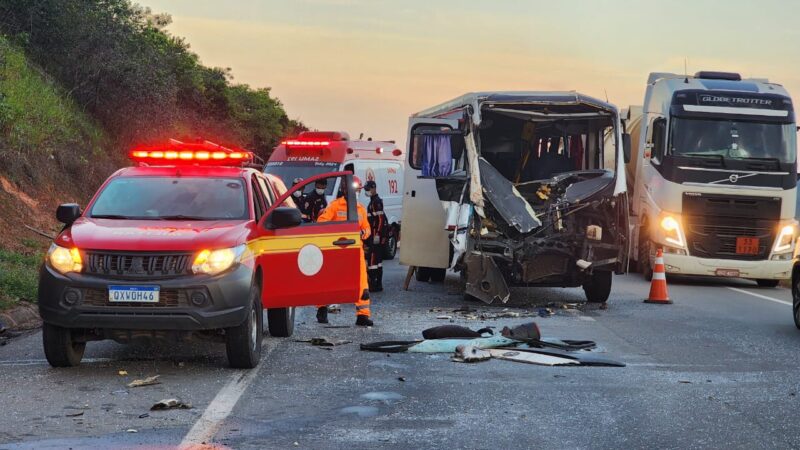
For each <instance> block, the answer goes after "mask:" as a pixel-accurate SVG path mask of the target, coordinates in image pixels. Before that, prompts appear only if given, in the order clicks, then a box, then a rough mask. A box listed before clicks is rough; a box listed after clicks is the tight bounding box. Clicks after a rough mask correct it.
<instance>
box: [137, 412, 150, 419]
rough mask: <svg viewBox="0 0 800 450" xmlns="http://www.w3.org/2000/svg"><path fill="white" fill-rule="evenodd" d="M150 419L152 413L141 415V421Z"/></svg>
mask: <svg viewBox="0 0 800 450" xmlns="http://www.w3.org/2000/svg"><path fill="white" fill-rule="evenodd" d="M148 417H150V413H144V414H139V418H140V419H146V418H148Z"/></svg>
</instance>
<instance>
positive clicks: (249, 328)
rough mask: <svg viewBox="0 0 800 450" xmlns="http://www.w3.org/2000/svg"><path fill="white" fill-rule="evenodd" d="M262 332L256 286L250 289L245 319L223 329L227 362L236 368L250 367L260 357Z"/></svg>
mask: <svg viewBox="0 0 800 450" xmlns="http://www.w3.org/2000/svg"><path fill="white" fill-rule="evenodd" d="M263 333H264V307H263V306H262V305H261V293H260V292H259V289H258V288H257V287H253V288H252V289H251V291H250V308H249V311H248V313H247V318H246V319H245V321H244V322H243V323H242V324H241V325H239V326H235V327H230V328H226V329H225V347H226V350H227V354H228V364H230V366H231V367H233V368H236V369H252V368H254V367H256V366H257V365H258V361H259V360H260V359H261V339H262V337H263V336H262V335H263Z"/></svg>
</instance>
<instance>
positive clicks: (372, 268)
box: [367, 265, 380, 270]
mask: <svg viewBox="0 0 800 450" xmlns="http://www.w3.org/2000/svg"><path fill="white" fill-rule="evenodd" d="M378 267H380V265H374V266H369V267H367V269H369V270H375V269H377V268H378Z"/></svg>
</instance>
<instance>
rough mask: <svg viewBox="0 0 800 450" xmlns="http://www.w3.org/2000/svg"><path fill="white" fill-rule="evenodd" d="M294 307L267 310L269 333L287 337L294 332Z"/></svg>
mask: <svg viewBox="0 0 800 450" xmlns="http://www.w3.org/2000/svg"><path fill="white" fill-rule="evenodd" d="M294 310H295V309H294V308H272V309H268V310H267V326H268V327H269V334H271V335H273V336H275V337H289V336H291V335H292V333H294Z"/></svg>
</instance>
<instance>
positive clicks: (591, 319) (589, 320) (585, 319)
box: [578, 316, 596, 322]
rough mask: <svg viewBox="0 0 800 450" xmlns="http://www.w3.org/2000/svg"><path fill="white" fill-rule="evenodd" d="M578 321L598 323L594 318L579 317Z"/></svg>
mask: <svg viewBox="0 0 800 450" xmlns="http://www.w3.org/2000/svg"><path fill="white" fill-rule="evenodd" d="M578 320H583V321H586V322H596V320H594V317H589V316H578Z"/></svg>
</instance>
